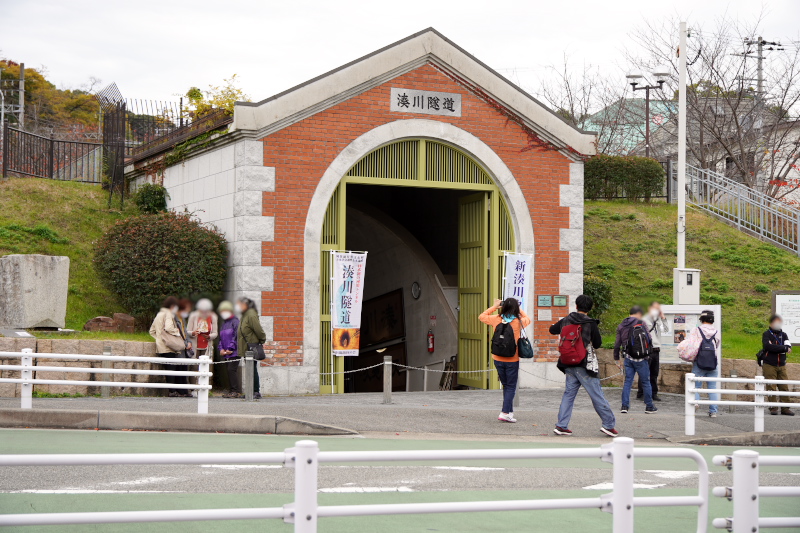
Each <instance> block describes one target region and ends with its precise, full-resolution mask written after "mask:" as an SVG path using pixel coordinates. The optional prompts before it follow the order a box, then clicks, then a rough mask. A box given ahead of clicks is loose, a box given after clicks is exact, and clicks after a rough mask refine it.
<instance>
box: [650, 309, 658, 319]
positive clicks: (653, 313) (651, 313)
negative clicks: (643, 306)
mask: <svg viewBox="0 0 800 533" xmlns="http://www.w3.org/2000/svg"><path fill="white" fill-rule="evenodd" d="M658 315H659V312H658V309H651V310H650V316H651V317H653V318H658Z"/></svg>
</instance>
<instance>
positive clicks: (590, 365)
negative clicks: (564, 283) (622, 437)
mask: <svg viewBox="0 0 800 533" xmlns="http://www.w3.org/2000/svg"><path fill="white" fill-rule="evenodd" d="M593 306H594V301H592V297H591V296H587V295H585V294H581V295H580V296H578V297H577V298H576V299H575V308H576V309H577V311H576V312H573V313H570V314H568V315H567V316H565V317H564V318H562V319H561V320H559V321H558V322H556V323H555V324H553V325H552V326H550V334H551V335H558V336H559V339H558V352H559V357H558V364H557V365H556V366H557V367H558V369H559V370H561V371H562V372H563V373H564V375H565V376H566V377H567V383H566V385H565V387H564V395H563V396H562V397H561V407H559V409H558V422H557V423H556V427H555V428H554V429H553V433H555V434H556V435H566V436H570V435H572V430H570V429H569V421H570V419H571V418H572V407H573V405H574V404H575V397H576V396H577V395H578V391H579V390H580V388H581V386H583V388H584V389H586V392H587V393H588V394H589V398H590V399H591V400H592V406H593V407H594V410H595V412H596V413H597V415H598V416H599V417H600V420H601V421H602V423H603V425H602V426H600V431H602V432H603V433H605V434H606V435H608V436H609V437H616V436H617V435H619V432H618V431H617V430H616V429H615V428H614V426H615V425H616V423H617V421H616V418H615V417H614V411H613V410H612V409H611V406H610V405H608V401H607V400H606V397H605V396H604V395H603V389H601V388H600V376H599V370H600V365H599V364H598V361H597V354H596V353H595V350H596V349H597V348H600V345H601V344H602V343H603V339H602V337H601V336H600V328H599V326H598V321H597V320H596V319H594V318H592V317H590V316H589V314H588V313H589V311H591V310H592V307H593Z"/></svg>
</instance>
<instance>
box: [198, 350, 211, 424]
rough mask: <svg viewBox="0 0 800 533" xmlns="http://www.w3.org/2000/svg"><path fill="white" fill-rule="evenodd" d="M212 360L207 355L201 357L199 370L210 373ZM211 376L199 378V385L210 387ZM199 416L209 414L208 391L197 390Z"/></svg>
mask: <svg viewBox="0 0 800 533" xmlns="http://www.w3.org/2000/svg"><path fill="white" fill-rule="evenodd" d="M210 362H211V359H210V358H209V357H208V356H207V355H201V356H200V365H199V367H198V370H199V371H200V372H208V370H209V368H210V367H209V363H210ZM208 382H209V376H200V377H199V378H197V384H198V385H208ZM197 414H200V415H207V414H208V389H198V390H197Z"/></svg>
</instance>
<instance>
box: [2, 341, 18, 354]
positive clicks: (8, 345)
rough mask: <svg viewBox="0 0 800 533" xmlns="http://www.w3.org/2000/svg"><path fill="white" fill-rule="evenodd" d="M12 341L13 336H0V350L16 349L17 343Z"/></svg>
mask: <svg viewBox="0 0 800 533" xmlns="http://www.w3.org/2000/svg"><path fill="white" fill-rule="evenodd" d="M14 341H15V339H14V338H13V337H0V352H14V351H16V348H17V343H16V342H14Z"/></svg>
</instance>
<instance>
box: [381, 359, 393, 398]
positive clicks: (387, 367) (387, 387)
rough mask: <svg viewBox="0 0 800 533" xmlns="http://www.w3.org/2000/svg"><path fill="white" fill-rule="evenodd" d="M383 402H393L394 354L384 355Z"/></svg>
mask: <svg viewBox="0 0 800 533" xmlns="http://www.w3.org/2000/svg"><path fill="white" fill-rule="evenodd" d="M383 403H385V404H390V403H392V356H391V355H384V356H383Z"/></svg>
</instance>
